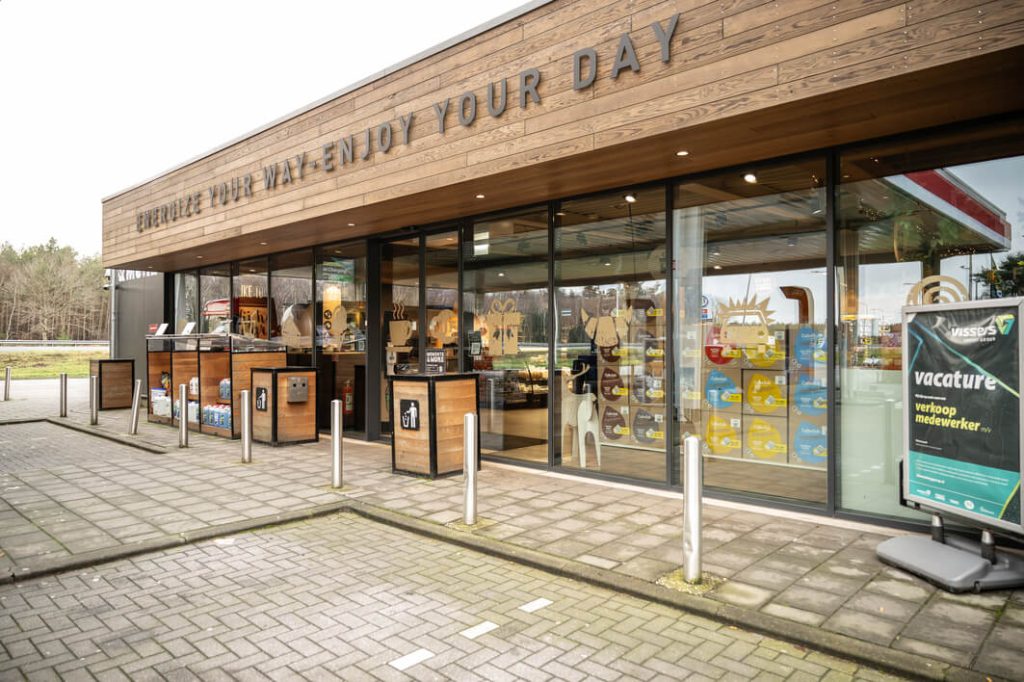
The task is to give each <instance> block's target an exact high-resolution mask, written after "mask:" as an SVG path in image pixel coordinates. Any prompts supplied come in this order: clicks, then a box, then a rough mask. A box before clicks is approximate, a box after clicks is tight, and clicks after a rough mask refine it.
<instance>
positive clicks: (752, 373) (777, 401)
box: [743, 369, 789, 417]
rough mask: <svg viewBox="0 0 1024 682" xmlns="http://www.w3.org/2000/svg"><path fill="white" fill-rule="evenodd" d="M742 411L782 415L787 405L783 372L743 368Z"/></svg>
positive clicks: (786, 388)
mask: <svg viewBox="0 0 1024 682" xmlns="http://www.w3.org/2000/svg"><path fill="white" fill-rule="evenodd" d="M743 395H744V401H743V412H744V414H760V415H766V416H770V417H772V416H776V417H784V416H785V415H786V412H787V408H788V405H789V400H788V397H789V387H788V382H787V377H786V373H785V372H772V371H768V370H765V371H758V370H749V369H748V370H744V371H743Z"/></svg>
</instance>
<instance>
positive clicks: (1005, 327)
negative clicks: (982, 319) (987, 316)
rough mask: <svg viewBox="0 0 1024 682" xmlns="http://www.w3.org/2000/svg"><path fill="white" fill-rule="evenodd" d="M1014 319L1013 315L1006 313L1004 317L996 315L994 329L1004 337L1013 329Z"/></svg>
mask: <svg viewBox="0 0 1024 682" xmlns="http://www.w3.org/2000/svg"><path fill="white" fill-rule="evenodd" d="M1014 320H1016V317H1015V316H1014V315H1013V313H1006V314H1005V315H996V327H997V328H998V329H999V333H1000V334H1002V335H1003V336H1006V335H1007V334H1009V333H1010V331H1011V330H1012V329H1013V323H1014Z"/></svg>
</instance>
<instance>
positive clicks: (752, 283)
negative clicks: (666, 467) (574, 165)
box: [674, 158, 829, 504]
mask: <svg viewBox="0 0 1024 682" xmlns="http://www.w3.org/2000/svg"><path fill="white" fill-rule="evenodd" d="M824 178H825V163H824V160H823V159H817V158H816V159H811V160H808V161H804V162H793V163H789V164H786V165H780V166H770V167H763V168H759V169H754V170H746V169H744V170H739V171H733V172H728V173H721V174H716V175H711V176H707V177H702V178H698V179H695V180H691V181H687V182H683V183H680V184H679V185H678V186H677V188H676V198H675V204H674V206H675V215H674V229H675V234H674V237H675V239H674V245H675V259H674V260H675V267H676V269H677V271H676V286H677V287H678V288H677V294H676V301H677V302H676V306H677V309H678V310H677V316H676V330H675V336H676V349H677V351H676V357H677V358H678V360H677V363H676V364H677V376H676V385H677V391H678V393H677V404H678V405H679V408H680V409H679V414H680V415H681V420H680V423H679V427H678V433H679V435H680V437H681V438H682V437H685V436H687V435H689V434H696V435H698V436H699V437H700V438H701V440H702V443H703V447H704V455H705V469H704V477H705V478H704V480H705V483H706V484H707V485H709V486H715V487H719V488H730V489H733V490H739V491H744V492H754V493H761V494H765V495H773V496H778V497H786V498H793V499H800V500H806V501H809V502H816V503H822V504H823V503H824V502H825V501H826V495H827V484H826V468H827V462H828V452H827V446H826V435H827V419H828V414H827V408H828V404H827V400H826V398H827V386H828V376H827V372H826V364H825V363H826V356H825V322H826V315H827V311H828V305H829V302H828V299H827V295H826V282H827V280H826V274H825V190H824V184H825V182H824ZM680 455H681V449H680Z"/></svg>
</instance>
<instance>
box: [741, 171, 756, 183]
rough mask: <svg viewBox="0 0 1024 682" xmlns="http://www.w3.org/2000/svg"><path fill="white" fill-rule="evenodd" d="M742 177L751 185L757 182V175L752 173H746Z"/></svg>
mask: <svg viewBox="0 0 1024 682" xmlns="http://www.w3.org/2000/svg"><path fill="white" fill-rule="evenodd" d="M743 179H744V180H746V181H747V182H749V183H750V184H751V185H753V184H754V183H755V182H757V176H756V175H754V174H753V173H747V174H746V175H744V176H743Z"/></svg>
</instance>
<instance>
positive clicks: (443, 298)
mask: <svg viewBox="0 0 1024 682" xmlns="http://www.w3.org/2000/svg"><path fill="white" fill-rule="evenodd" d="M424 248H425V253H424V257H423V259H424V265H425V272H424V277H425V278H426V287H425V288H424V292H425V294H426V295H425V297H424V299H425V303H426V313H427V314H426V327H425V329H424V333H425V336H426V339H425V340H424V341H425V343H426V345H425V347H426V348H438V349H443V350H444V357H445V362H444V371H445V372H458V371H459V356H458V352H459V233H458V231H457V230H453V231H451V232H441V233H439V234H430V235H427V236H426V238H425V244H424Z"/></svg>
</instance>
